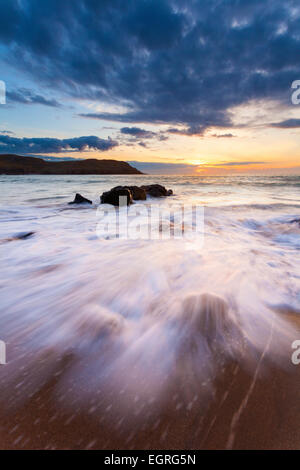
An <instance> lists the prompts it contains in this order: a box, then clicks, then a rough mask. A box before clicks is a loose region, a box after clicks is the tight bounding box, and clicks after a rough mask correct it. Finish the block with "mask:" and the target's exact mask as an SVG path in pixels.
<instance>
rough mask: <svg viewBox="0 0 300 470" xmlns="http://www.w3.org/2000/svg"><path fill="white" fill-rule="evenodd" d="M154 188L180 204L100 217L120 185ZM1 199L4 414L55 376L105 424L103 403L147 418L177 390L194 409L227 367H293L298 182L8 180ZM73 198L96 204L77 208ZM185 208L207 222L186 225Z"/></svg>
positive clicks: (70, 397)
mask: <svg viewBox="0 0 300 470" xmlns="http://www.w3.org/2000/svg"><path fill="white" fill-rule="evenodd" d="M154 183H157V184H161V185H164V186H165V187H166V188H167V189H172V190H173V195H172V196H169V197H166V198H159V199H156V198H147V200H146V201H137V202H136V203H135V204H133V205H132V206H131V207H130V208H129V209H128V208H127V207H121V208H118V209H115V208H113V207H112V206H107V205H100V196H101V194H102V193H103V192H104V191H107V190H109V189H110V188H112V187H114V186H117V185H138V186H140V185H144V184H154ZM0 188H1V192H0V263H1V270H0V299H1V300H0V340H1V341H3V343H4V344H5V345H6V363H7V365H5V366H3V367H2V366H1V365H0V372H1V380H2V382H1V381H0V383H2V388H1V390H2V399H3V396H5V397H6V400H7V401H6V403H7V406H8V407H9V406H14V405H16V404H17V403H19V402H22V401H24V400H26V399H28V397H31V396H32V395H33V394H34V393H37V391H38V390H39V389H40V387H41V386H42V385H44V384H45V383H47V381H49V380H50V379H51V378H53V376H54V375H55V374H57V375H55V377H57V382H56V386H55V387H56V388H55V390H56V393H57V399H58V400H60V401H61V402H62V403H64V406H67V407H68V406H70V407H72V406H75V405H74V404H76V406H79V405H78V404H82V406H86V404H87V403H88V404H89V405H88V406H89V409H90V408H91V409H92V411H91V413H97V406H98V401H97V400H98V399H99V400H100V398H99V397H100V395H101V397H103V396H104V395H105V396H106V399H105V400H106V402H105V403H106V405H105V409H106V410H107V413H113V410H114V405H115V404H116V403H117V404H118V407H122V413H120V415H121V416H123V417H124V415H126V413H129V410H130V409H133V408H134V409H135V419H139V416H141V415H142V416H144V417H145V409H147V412H148V411H149V407H150V408H151V407H152V408H151V409H152V412H153V413H155V411H154V410H155V409H156V408H155V406H156V405H157V406H159V405H158V403H159V402H160V400H162V401H163V400H167V398H166V397H169V395H168V390H169V387H170V383H171V382H172V384H173V388H172V390H174V389H175V390H176V386H175V385H174V384H175V383H179V384H180V389H181V392H180V394H181V395H180V396H181V398H180V401H179V402H178V407H179V408H178V409H180V407H181V406H185V409H186V410H189V409H190V410H192V406H193V403H194V400H198V399H199V397H200V399H201V400H203V401H205V400H206V399H207V397H209V396H212V395H211V394H213V389H214V383H215V381H216V380H217V377H218V376H220V375H222V371H224V367H226V363H227V361H234V362H235V363H237V364H240V365H242V367H244V368H245V370H251V368H252V367H253V368H254V370H256V369H255V368H256V367H257V364H258V363H259V361H260V359H261V358H262V357H263V356H264V355H265V354H268V356H269V358H270V361H273V362H274V363H275V362H276V363H277V364H279V365H280V367H285V364H287V363H289V364H290V357H289V356H288V357H287V356H284V357H282V344H281V340H280V338H282V341H283V343H284V341H285V339H286V338H287V337H288V338H289V341H292V339H295V340H297V339H300V338H298V337H297V335H296V334H294V333H293V325H292V323H291V322H289V321H287V317H289V316H290V315H293V316H296V317H297V316H299V315H300V177H299V176H288V177H286V176H268V177H267V176H218V177H208V176H156V175H128V176H124V175H123V176H104V175H103V176H102V175H96V176H90V175H82V176H81V175H76V176H72V175H70V176H65V175H64V176H57V175H55V176H54V175H32V176H30V175H28V176H26V175H24V176H6V175H1V176H0ZM76 193H80V194H82V195H83V196H84V197H86V198H88V199H90V200H91V201H92V204H91V205H69V204H68V203H69V202H70V201H72V200H73V199H74V196H75V194H76ZM183 209H184V210H185V211H186V214H188V215H191V214H193V215H195V214H196V215H197V217H196V218H195V217H190V218H188V220H187V222H186V223H185V222H184V223H183V222H182V213H183V212H182V211H183ZM168 217H169V218H168ZM119 219H120V220H122V222H121V225H119V226H118V224H117V225H116V224H115V222H116V220H119ZM150 219H151V221H150ZM128 221H129V226H130V227H131V228H130V230H128ZM178 221H179V222H178ZM150 222H151V224H154V226H156V228H157V227H158V229H157V230H154V229H152V228H151V229H149V226H150ZM196 222H197V223H196ZM124 224H125V225H126V224H127V225H126V230H124ZM116 227H118V228H116ZM120 227H121V233H120ZM151 227H152V225H151ZM174 227H175V229H176V230H175V229H174ZM148 229H149V230H148ZM165 229H166V230H165ZM169 229H170V230H169ZM177 229H178V230H177ZM274 329H275V330H276V338H277V340H276V342H273V343H274V344H273V343H272V346H270V345H271V336H272V335H273V334H274ZM289 347H290V349H291V354H292V344H291V345H290V346H289ZM245 351H247V352H246V353H245ZM59 361H62V363H61V362H59ZM58 363H59V364H62V365H61V366H60V367H59V368H58V369H57V364H58ZM260 373H264V371H260ZM8 383H10V386H8V385H7V384H8ZM199 384H200V385H199ZM178 387H179V386H178ZM182 387H183V389H182ZM12 390H13V393H12ZM172 393H173V392H172ZM175 395H176V393H175ZM172 396H173V395H172ZM97 397H98V398H97ZM195 397H196V398H195ZM101 399H102V398H101ZM155 404H156V405H155ZM80 406H81V405H80ZM176 406H177V405H176ZM101 409H102V411H103V406H102V407H101ZM118 416H119V415H118ZM130 419H131V420H132V419H133V417H132V415H131V418H130ZM115 421H116V419H115Z"/></svg>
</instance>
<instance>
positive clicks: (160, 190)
mask: <svg viewBox="0 0 300 470" xmlns="http://www.w3.org/2000/svg"><path fill="white" fill-rule="evenodd" d="M141 188H142V189H144V190H145V191H146V193H147V194H149V196H151V197H166V196H171V194H173V191H172V189H169V190H167V189H166V188H165V187H164V186H161V185H160V184H149V185H146V186H141Z"/></svg>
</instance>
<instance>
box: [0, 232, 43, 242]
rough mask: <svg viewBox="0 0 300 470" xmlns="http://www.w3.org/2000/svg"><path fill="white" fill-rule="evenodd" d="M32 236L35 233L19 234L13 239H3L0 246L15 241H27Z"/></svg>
mask: <svg viewBox="0 0 300 470" xmlns="http://www.w3.org/2000/svg"><path fill="white" fill-rule="evenodd" d="M34 234H35V232H21V233H18V234H17V235H14V236H13V237H9V238H3V239H2V240H0V244H2V243H6V242H13V241H15V240H27V239H28V238H31V237H32V236H33V235H34Z"/></svg>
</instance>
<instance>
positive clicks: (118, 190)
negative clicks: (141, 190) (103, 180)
mask: <svg viewBox="0 0 300 470" xmlns="http://www.w3.org/2000/svg"><path fill="white" fill-rule="evenodd" d="M124 197H125V202H126V204H127V206H129V204H132V199H133V198H132V194H131V191H130V190H129V189H127V188H125V187H122V186H116V187H115V188H113V189H111V190H110V191H106V192H104V193H103V194H102V196H101V197H100V202H101V204H112V205H113V206H119V205H120V202H121V204H122V200H124ZM120 198H121V201H120Z"/></svg>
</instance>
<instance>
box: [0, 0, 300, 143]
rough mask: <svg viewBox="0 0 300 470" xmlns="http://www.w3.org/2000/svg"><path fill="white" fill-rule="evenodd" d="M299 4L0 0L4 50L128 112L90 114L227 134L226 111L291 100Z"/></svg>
mask: <svg viewBox="0 0 300 470" xmlns="http://www.w3.org/2000/svg"><path fill="white" fill-rule="evenodd" d="M298 3H299V2H298V1H296V0H286V1H284V2H283V1H282V0H264V1H261V0H202V1H200V0H127V1H126V2H125V1H124V0H102V1H101V2H99V1H98V0H77V1H72V0H64V1H63V2H62V1H59V0H43V1H40V0H22V1H17V0H11V1H9V2H7V0H0V7H1V16H0V41H1V42H2V44H3V45H4V46H5V47H4V48H2V49H1V51H2V55H3V57H4V60H7V62H9V63H10V64H11V65H14V66H15V67H16V68H17V69H22V70H26V72H27V73H30V74H31V75H32V76H33V77H34V78H35V79H36V80H37V81H38V82H39V83H43V84H44V85H45V86H48V87H49V88H51V89H52V90H57V89H59V90H60V93H62V92H64V93H66V94H68V95H72V96H75V97H79V98H86V99H90V100H99V101H100V102H106V103H109V104H122V105H123V106H125V107H126V109H127V111H126V112H125V113H124V114H120V113H93V114H91V113H89V114H86V115H85V116H86V117H89V118H95V119H105V120H108V119H109V120H111V121H119V122H124V123H125V122H128V123H163V124H168V125H170V127H171V128H172V127H173V128H176V126H180V127H184V128H186V135H203V133H204V132H205V130H207V129H208V128H210V127H212V126H217V127H220V128H222V127H223V128H224V127H230V125H231V115H230V113H229V109H230V108H231V107H233V106H235V105H240V104H243V103H245V102H247V101H248V100H250V99H273V100H274V99H275V100H279V101H280V102H282V103H285V104H287V103H289V102H290V85H291V83H292V81H293V80H295V79H297V78H299V73H300V70H299V49H300V37H299V21H300V9H299V4H298ZM179 132H180V133H184V131H182V130H179Z"/></svg>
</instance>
